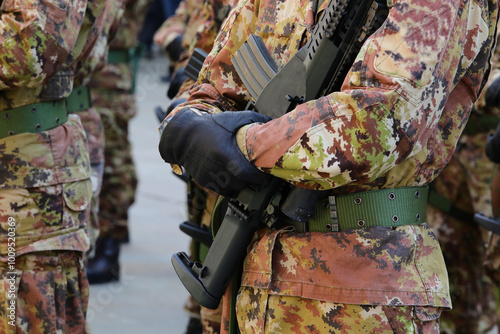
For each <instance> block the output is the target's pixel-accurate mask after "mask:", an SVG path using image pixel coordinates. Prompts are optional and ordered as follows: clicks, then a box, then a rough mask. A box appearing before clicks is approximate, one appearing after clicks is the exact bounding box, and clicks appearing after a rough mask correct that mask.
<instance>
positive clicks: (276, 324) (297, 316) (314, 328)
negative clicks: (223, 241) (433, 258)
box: [236, 287, 441, 334]
mask: <svg viewBox="0 0 500 334" xmlns="http://www.w3.org/2000/svg"><path fill="white" fill-rule="evenodd" d="M440 314H441V309H440V308H435V307H421V306H420V307H415V306H381V305H378V306H377V305H353V304H338V303H332V302H325V301H319V300H312V299H305V298H300V297H293V296H277V295H269V294H267V290H265V289H254V288H250V287H243V288H241V289H240V292H239V294H238V299H237V311H236V316H237V319H238V325H239V328H240V331H241V333H255V334H256V333H300V334H305V333H338V334H341V333H342V334H353V333H380V334H392V333H397V334H411V333H426V334H438V333H439V316H440Z"/></svg>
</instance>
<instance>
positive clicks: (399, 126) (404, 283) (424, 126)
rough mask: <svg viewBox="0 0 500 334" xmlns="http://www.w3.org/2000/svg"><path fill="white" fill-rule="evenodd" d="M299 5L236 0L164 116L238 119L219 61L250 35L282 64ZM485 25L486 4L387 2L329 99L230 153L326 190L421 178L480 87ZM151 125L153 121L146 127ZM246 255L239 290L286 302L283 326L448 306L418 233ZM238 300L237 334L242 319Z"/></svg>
mask: <svg viewBox="0 0 500 334" xmlns="http://www.w3.org/2000/svg"><path fill="white" fill-rule="evenodd" d="M322 6H323V7H322V8H324V6H326V2H324V3H323V5H322ZM312 7H313V6H312V3H311V2H309V1H306V0H290V1H284V2H274V1H266V0H263V1H253V0H248V1H241V2H239V3H238V5H237V7H236V8H235V9H234V10H233V11H232V12H231V13H230V15H229V17H228V19H227V20H226V21H225V23H224V25H223V27H222V29H221V32H220V33H219V35H218V37H217V39H216V41H215V43H214V48H213V49H212V51H211V52H210V54H209V55H208V58H207V59H206V61H205V63H204V66H203V69H202V71H201V73H200V78H199V80H198V84H197V85H195V86H194V87H193V89H192V90H191V91H190V97H189V100H188V102H187V103H186V104H185V105H184V106H180V107H178V108H177V109H175V110H174V111H173V114H172V115H174V114H175V113H176V112H178V111H180V110H181V109H182V108H183V107H185V106H186V105H189V106H190V107H192V108H196V109H199V110H201V111H206V112H210V113H217V112H222V111H235V110H243V109H244V108H245V106H246V104H247V102H248V100H249V99H250V94H249V92H248V90H247V89H246V88H245V87H244V86H243V84H242V82H241V80H240V78H239V77H238V75H237V73H236V71H235V69H234V67H233V66H232V64H231V58H232V55H233V54H234V53H235V51H236V50H238V49H239V48H240V47H241V45H242V44H243V43H244V41H245V40H246V39H247V37H248V36H249V35H250V34H257V35H259V36H260V37H261V38H262V39H263V41H264V43H265V45H266V46H267V49H268V50H269V51H270V52H271V56H272V57H273V60H274V61H275V62H276V63H277V64H278V66H279V67H281V66H283V65H284V64H285V63H286V62H287V61H288V60H289V59H290V58H291V56H293V55H294V54H295V53H296V52H297V51H298V50H299V48H300V47H302V46H303V45H305V42H306V41H307V39H308V38H309V37H310V36H309V34H310V31H311V30H312V27H313V25H314V23H315V19H314V18H315V15H314V13H313V11H312ZM320 9H321V8H320ZM497 16H498V8H497V3H496V2H495V1H481V2H477V1H467V0H462V1H456V2H454V1H435V2H427V3H425V4H423V3H421V2H419V1H415V0H408V1H396V2H394V5H393V7H392V8H391V10H390V13H389V17H388V19H387V20H386V22H385V24H384V25H383V26H382V27H381V28H380V29H379V30H378V31H377V32H375V33H374V34H373V35H372V36H371V37H370V38H369V39H368V41H367V42H366V43H365V44H364V46H363V47H362V49H361V51H360V53H359V54H358V57H357V59H356V61H355V63H354V65H353V66H352V67H351V70H350V72H349V74H348V75H347V77H346V79H345V81H344V84H343V86H342V89H341V91H340V92H334V93H331V94H329V95H327V96H324V97H321V98H318V99H316V100H312V101H309V102H307V103H304V104H301V105H299V106H297V107H296V108H295V109H294V110H292V111H291V112H289V113H288V114H286V115H284V116H282V117H279V118H277V119H274V120H272V121H270V122H268V123H266V124H252V125H250V126H246V127H244V128H242V129H240V130H239V136H238V142H239V145H240V148H241V149H242V151H243V152H244V153H245V154H246V155H247V157H248V159H249V161H251V162H252V163H253V164H254V165H255V166H256V167H258V168H259V169H261V170H262V171H264V172H266V173H270V174H272V175H274V176H277V177H279V178H282V179H284V180H286V181H288V182H290V183H292V184H295V185H297V186H300V187H305V188H312V189H331V194H332V195H338V194H348V193H354V192H360V191H367V190H372V189H379V188H394V187H407V186H418V185H424V184H428V183H430V182H431V181H432V180H433V179H434V178H435V177H436V176H437V175H438V174H439V172H440V171H441V170H442V169H443V168H444V166H446V164H447V163H448V162H449V160H450V159H451V156H452V154H453V152H454V150H455V147H456V144H457V141H458V138H459V136H460V134H461V132H462V130H463V129H464V126H465V123H466V121H467V119H468V117H469V114H470V110H471V107H472V104H473V103H474V101H476V99H477V98H478V96H479V93H480V90H481V88H482V87H483V86H484V83H485V76H486V75H487V74H488V71H489V61H490V57H491V52H492V47H493V45H494V40H495V30H496V23H497ZM165 129H167V131H168V126H167V123H166V121H164V122H163V124H162V125H161V126H160V132H162V131H164V130H165ZM249 249H250V251H249V254H248V255H247V257H246V259H245V262H244V271H243V277H242V290H241V291H240V294H243V293H245V290H246V289H247V288H253V289H255V290H256V292H255V293H254V294H255V295H259V294H266V293H267V294H269V295H273V296H276V297H275V299H279V298H283V297H284V296H285V298H284V299H286V298H288V297H291V299H290V300H292V302H291V304H292V305H288V304H287V305H284V304H280V305H279V308H280V312H283V313H284V315H283V316H280V317H279V319H288V318H289V317H291V316H292V314H293V309H294V307H295V305H296V304H297V302H298V300H299V299H300V298H305V299H310V300H318V301H324V302H329V303H338V304H352V305H372V306H374V305H380V306H397V307H403V306H415V307H417V306H418V307H437V308H450V307H451V300H450V295H449V286H448V277H447V273H446V267H445V263H444V260H443V257H442V253H441V250H440V247H439V244H438V242H437V239H436V236H435V235H434V233H433V232H432V230H431V229H430V228H429V226H428V225H427V224H422V225H419V226H401V227H397V228H394V229H393V228H387V227H372V228H366V229H361V230H345V231H342V232H338V233H319V232H316V233H313V232H310V233H296V232H293V231H288V230H282V231H272V230H263V231H260V233H259V234H257V235H256V237H255V241H254V243H252V245H251V246H250V248H249ZM241 300H242V299H241V298H240V299H239V301H238V306H237V307H238V314H237V317H238V319H239V322H238V324H239V327H240V329H242V330H243V329H245V328H246V326H247V325H248V324H249V323H251V322H252V320H253V318H250V316H249V315H248V314H247V313H245V312H244V305H243V304H242V302H241ZM275 304H276V305H278V304H277V303H275ZM403 308H404V307H403ZM398 310H399V309H398ZM267 312H268V313H266V317H272V312H271V311H270V310H268V311H267ZM274 312H276V311H275V310H274ZM318 314H323V312H321V311H320V310H318ZM407 314H408V313H407ZM408 317H409V315H408ZM403 321H405V323H406V321H409V319H408V318H407V319H406V320H403ZM282 322H285V320H282ZM431 322H433V320H431ZM363 324H364V323H363ZM363 324H360V325H359V326H357V327H356V329H360V327H361V326H362V325H363ZM278 325H279V324H276V326H278ZM284 325H285V324H283V326H284ZM258 328H259V329H260V330H261V332H264V328H262V327H258Z"/></svg>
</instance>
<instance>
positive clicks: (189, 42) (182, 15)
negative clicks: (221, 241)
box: [155, 0, 237, 334]
mask: <svg viewBox="0 0 500 334" xmlns="http://www.w3.org/2000/svg"><path fill="white" fill-rule="evenodd" d="M236 3H237V1H235V0H222V1H221V0H211V1H199V0H190V1H186V0H184V1H181V3H180V5H179V7H178V8H177V11H176V15H175V16H172V17H170V18H169V19H168V20H166V21H165V23H164V24H163V25H162V27H161V28H160V29H159V31H158V32H157V33H156V35H155V42H156V43H157V44H159V45H160V46H161V47H162V48H166V47H167V46H168V44H169V43H171V42H172V40H173V39H174V38H175V37H176V36H179V35H182V46H183V49H184V50H185V52H184V53H183V54H182V55H181V57H180V59H179V61H178V62H176V63H175V65H174V69H175V70H176V71H177V70H179V69H181V68H183V67H185V66H186V65H187V63H188V61H189V58H190V57H191V55H192V54H193V52H194V49H195V48H200V49H201V50H203V51H205V52H207V53H208V52H210V50H211V49H212V47H213V43H214V40H215V38H216V36H217V33H218V32H219V30H220V28H221V25H222V23H223V21H224V20H225V19H226V17H227V16H228V15H229V12H230V11H231V9H232V8H234V7H235V6H236ZM193 84H194V81H193V80H192V79H190V78H186V80H185V81H184V82H183V84H182V85H181V87H180V89H179V91H178V92H177V95H176V96H175V97H174V98H173V100H176V99H181V98H187V97H188V95H189V94H188V91H189V89H190V88H191V87H192V86H193ZM187 183H188V201H187V206H188V208H187V210H188V218H189V221H190V222H192V223H195V224H197V225H200V226H203V227H205V228H210V220H211V217H212V212H213V209H214V206H215V202H216V200H217V197H218V194H217V193H215V192H213V191H210V190H209V189H205V188H203V187H200V186H199V185H198V184H196V182H195V181H194V180H193V179H192V178H191V177H188V180H187ZM200 248H201V249H200ZM205 253H206V248H205V247H204V246H200V245H199V243H197V242H192V243H191V254H192V257H193V258H194V260H201V258H202V257H204V255H205ZM188 298H189V299H188V301H187V302H186V304H185V306H184V308H185V309H186V311H187V312H188V314H190V316H191V317H201V321H202V326H203V331H204V332H205V333H213V334H216V333H219V332H220V321H221V308H220V307H219V308H218V309H217V310H210V309H207V308H205V307H201V306H200V305H199V304H198V303H197V302H196V301H195V300H194V299H193V298H192V297H191V296H190V297H188Z"/></svg>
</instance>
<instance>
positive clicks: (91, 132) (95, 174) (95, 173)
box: [78, 108, 104, 253]
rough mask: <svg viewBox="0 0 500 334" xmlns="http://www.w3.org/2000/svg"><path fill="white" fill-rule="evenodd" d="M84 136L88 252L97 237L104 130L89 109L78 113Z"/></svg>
mask: <svg viewBox="0 0 500 334" xmlns="http://www.w3.org/2000/svg"><path fill="white" fill-rule="evenodd" d="M78 116H80V120H81V122H82V125H83V128H84V129H85V134H86V135H87V144H88V151H89V156H90V167H91V173H92V174H91V176H90V181H91V182H92V200H91V203H90V207H89V211H90V220H89V223H88V225H87V229H88V233H89V238H90V250H89V253H91V252H92V250H93V249H94V247H95V243H96V240H97V237H99V195H100V193H101V188H102V177H103V170H104V130H103V126H102V121H101V116H99V113H98V112H97V111H96V110H95V108H90V109H88V110H83V111H80V112H78Z"/></svg>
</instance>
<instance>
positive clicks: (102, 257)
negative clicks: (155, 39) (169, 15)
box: [87, 0, 149, 284]
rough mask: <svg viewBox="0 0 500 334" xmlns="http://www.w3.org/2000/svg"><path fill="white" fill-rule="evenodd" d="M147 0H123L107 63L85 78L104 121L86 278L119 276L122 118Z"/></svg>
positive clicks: (127, 194)
mask: <svg viewBox="0 0 500 334" xmlns="http://www.w3.org/2000/svg"><path fill="white" fill-rule="evenodd" d="M148 3H149V0H128V1H126V2H125V11H124V14H123V21H122V22H121V25H120V27H119V28H118V31H117V34H116V37H115V38H114V40H113V41H112V43H111V45H110V47H109V54H108V63H107V65H106V66H105V67H104V68H103V69H101V70H100V71H98V72H97V73H95V74H94V75H93V76H92V79H91V81H90V83H89V86H90V88H91V100H92V105H93V107H94V108H95V109H96V110H97V112H98V113H99V115H100V116H101V119H102V122H103V125H104V140H105V148H104V174H103V182H102V188H101V193H100V197H99V230H100V233H99V234H100V235H99V238H98V239H97V242H96V251H95V254H94V256H93V257H92V258H90V259H89V263H88V267H87V275H88V278H89V282H90V283H91V284H92V283H106V282H110V281H113V280H118V279H119V272H120V270H119V261H118V259H119V251H120V242H122V241H124V240H125V241H126V240H128V237H129V230H128V210H129V208H130V206H131V205H132V204H133V203H134V200H135V191H136V187H137V176H136V173H135V166H134V161H133V158H132V152H131V147H130V142H129V140H128V123H129V121H130V119H131V118H132V117H133V116H134V115H135V113H136V111H137V106H136V103H135V96H134V85H135V82H134V73H135V72H134V71H135V69H134V66H135V61H136V58H135V57H136V56H137V55H136V54H135V52H136V50H137V49H136V46H137V32H138V30H139V29H140V27H141V23H142V20H143V18H144V15H145V11H146V9H147V5H148Z"/></svg>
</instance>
